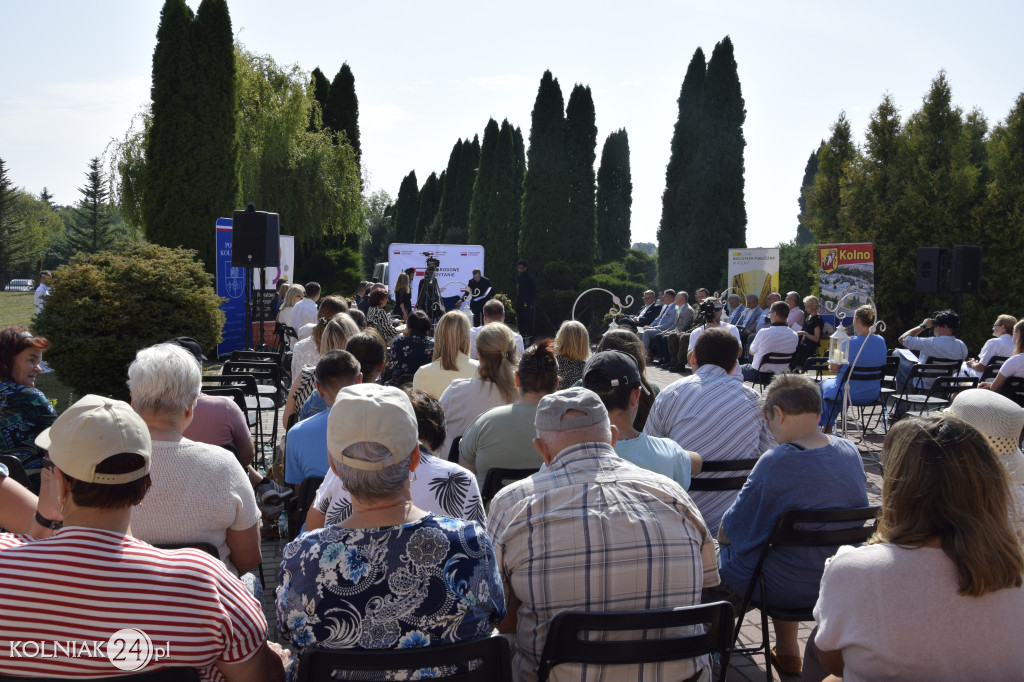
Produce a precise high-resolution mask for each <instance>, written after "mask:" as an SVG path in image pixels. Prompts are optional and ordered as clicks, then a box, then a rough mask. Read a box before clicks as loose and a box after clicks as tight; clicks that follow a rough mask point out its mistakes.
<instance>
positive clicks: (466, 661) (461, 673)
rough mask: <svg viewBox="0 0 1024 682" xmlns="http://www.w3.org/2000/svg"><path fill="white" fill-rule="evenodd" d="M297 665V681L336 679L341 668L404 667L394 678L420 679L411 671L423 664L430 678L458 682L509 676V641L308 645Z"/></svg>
mask: <svg viewBox="0 0 1024 682" xmlns="http://www.w3.org/2000/svg"><path fill="white" fill-rule="evenodd" d="M477 662H479V663H477ZM298 665H299V669H298V671H297V675H296V679H297V680H298V682H319V681H320V680H332V679H335V675H334V673H335V671H344V672H345V673H348V674H349V675H347V676H348V677H350V678H352V679H378V677H377V676H374V677H369V676H368V675H366V673H390V672H392V671H400V672H406V671H407V672H408V675H407V676H398V678H397V679H419V678H418V677H414V675H415V673H416V671H418V670H421V669H423V668H430V669H431V673H432V674H430V675H429V677H430V678H431V679H440V680H452V681H457V682H511V680H512V657H511V655H510V654H509V648H508V642H507V641H505V638H503V637H487V638H484V639H477V640H472V641H469V642H456V643H455V644H444V645H439V646H427V647H421V648H414V649H370V650H356V649H316V648H308V649H306V650H305V651H303V652H302V657H301V658H300V659H299V663H298ZM472 665H476V668H475V669H473V670H466V668H467V666H469V667H472ZM453 667H454V669H455V670H456V671H457V672H454V673H450V674H447V675H446V674H444V671H445V670H451V669H452V668H453ZM351 673H356V675H352V674H351ZM359 673H363V674H361V675H359ZM433 673H437V674H433ZM357 675H358V676H357ZM380 679H383V678H380Z"/></svg>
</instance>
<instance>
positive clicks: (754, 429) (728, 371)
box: [644, 327, 777, 535]
mask: <svg viewBox="0 0 1024 682" xmlns="http://www.w3.org/2000/svg"><path fill="white" fill-rule="evenodd" d="M739 350H740V343H739V341H738V340H737V338H736V336H735V335H734V334H733V333H732V332H731V331H729V330H727V329H723V328H721V327H715V328H710V329H708V330H706V331H705V332H704V333H703V334H701V335H700V338H698V339H697V343H696V344H695V346H694V348H693V350H691V351H690V356H689V360H690V364H692V365H693V366H694V367H696V368H697V369H696V371H695V372H694V373H693V374H692V375H691V376H688V377H685V378H683V379H679V380H678V381H675V382H673V383H671V384H669V385H668V386H666V387H665V389H664V390H663V391H662V392H661V393H659V394H658V397H657V398H656V399H655V400H654V405H652V406H651V413H650V415H649V416H648V417H647V424H646V426H644V433H646V434H647V435H649V436H659V437H661V438H671V439H672V440H674V441H675V442H677V443H679V445H680V446H681V447H682V448H683V449H684V450H692V451H694V452H699V453H700V456H701V459H703V460H704V461H705V462H714V461H717V460H726V459H754V458H757V457H760V456H761V453H763V452H765V451H767V450H770V449H771V448H774V447H775V446H776V445H777V443H776V442H775V439H774V438H773V437H772V434H771V432H770V431H769V430H768V424H767V422H765V420H764V417H763V416H762V415H761V408H760V407H758V404H757V393H755V392H754V391H753V390H751V389H750V388H748V387H747V386H745V385H744V384H743V381H742V380H741V379H742V378H741V377H740V376H739V371H738V370H737V368H736V355H737V354H738V353H739ZM732 372H736V374H735V375H734V374H732ZM730 475H732V474H730V473H729V472H723V473H721V474H705V476H708V477H714V476H718V477H721V476H730ZM737 493H738V491H736V490H723V491H696V492H693V493H691V497H693V501H694V502H695V503H696V505H697V508H698V509H700V513H701V514H702V515H703V516H704V522H705V523H707V526H708V530H710V531H711V533H712V534H716V535H717V533H718V526H719V524H720V523H721V522H722V515H723V514H725V512H726V510H727V509H729V507H730V506H732V503H733V501H734V500H735V499H736V494H737Z"/></svg>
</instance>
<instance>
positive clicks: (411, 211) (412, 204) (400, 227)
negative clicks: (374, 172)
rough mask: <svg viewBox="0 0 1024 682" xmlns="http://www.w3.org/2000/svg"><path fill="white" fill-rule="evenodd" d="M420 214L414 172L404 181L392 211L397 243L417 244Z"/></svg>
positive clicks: (417, 187)
mask: <svg viewBox="0 0 1024 682" xmlns="http://www.w3.org/2000/svg"><path fill="white" fill-rule="evenodd" d="M418 212H419V184H417V182H416V171H412V172H411V173H409V174H408V175H406V176H405V177H404V178H403V179H402V184H401V186H400V187H399V188H398V198H397V199H396V200H395V208H394V210H393V211H392V213H391V215H392V221H393V222H394V226H395V241H396V242H398V243H401V244H414V243H416V214H417V213H418Z"/></svg>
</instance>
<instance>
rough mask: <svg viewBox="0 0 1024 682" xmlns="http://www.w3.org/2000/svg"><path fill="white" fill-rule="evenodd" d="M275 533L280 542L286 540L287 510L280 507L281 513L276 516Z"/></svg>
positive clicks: (285, 541)
mask: <svg viewBox="0 0 1024 682" xmlns="http://www.w3.org/2000/svg"><path fill="white" fill-rule="evenodd" d="M277 533H278V536H279V537H280V540H281V543H282V544H283V543H287V542H288V510H287V509H282V510H281V515H280V516H278V517H277Z"/></svg>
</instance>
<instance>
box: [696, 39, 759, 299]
mask: <svg viewBox="0 0 1024 682" xmlns="http://www.w3.org/2000/svg"><path fill="white" fill-rule="evenodd" d="M701 113H702V125H701V128H700V130H701V134H700V139H699V141H698V145H697V159H696V163H694V164H692V165H691V167H690V171H689V173H690V180H689V182H688V183H687V184H688V189H690V190H692V191H693V192H694V193H695V194H696V196H697V197H699V201H697V202H696V203H695V204H694V210H693V212H692V214H691V218H690V225H691V226H692V227H694V228H697V229H699V230H700V233H701V235H702V236H701V237H700V238H698V239H696V240H694V242H692V243H690V244H688V246H690V247H692V248H691V249H690V253H689V255H688V258H687V266H688V269H689V271H690V273H692V277H690V278H689V280H690V282H691V283H692V286H694V287H696V286H707V287H711V288H719V287H724V286H725V285H726V284H727V274H728V251H729V249H730V248H735V247H744V246H746V245H747V209H746V205H745V203H744V199H743V148H744V146H746V142H745V141H744V139H743V122H744V121H745V120H746V116H747V113H746V110H745V109H744V104H743V95H742V93H741V91H740V80H739V75H738V74H737V67H736V58H735V56H734V54H733V45H732V41H731V40H730V39H729V36H726V37H725V38H723V39H722V41H721V42H719V43H718V44H717V45H715V49H714V51H713V52H712V53H711V60H710V61H709V62H708V70H707V77H706V79H705V81H704V88H703V91H702V92H701Z"/></svg>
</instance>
